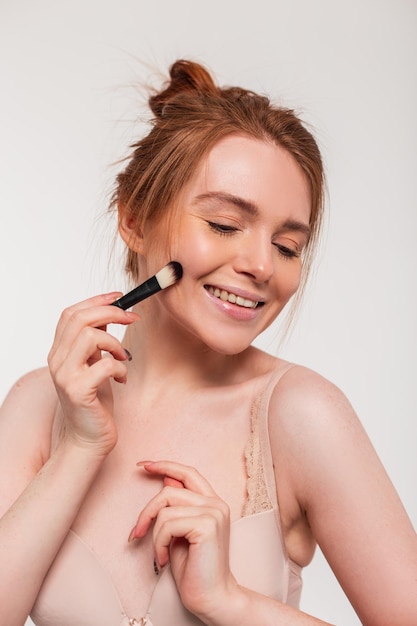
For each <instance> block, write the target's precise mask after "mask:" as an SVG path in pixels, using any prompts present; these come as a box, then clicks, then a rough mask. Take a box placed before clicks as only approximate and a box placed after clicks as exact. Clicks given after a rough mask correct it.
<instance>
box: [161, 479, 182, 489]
mask: <svg viewBox="0 0 417 626" xmlns="http://www.w3.org/2000/svg"><path fill="white" fill-rule="evenodd" d="M164 487H175V488H176V489H184V483H182V482H181V481H180V480H176V479H175V478H171V476H165V477H164Z"/></svg>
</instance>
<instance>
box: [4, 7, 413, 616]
mask: <svg viewBox="0 0 417 626" xmlns="http://www.w3.org/2000/svg"><path fill="white" fill-rule="evenodd" d="M416 27H417V3H416V2H415V1H414V0H350V1H349V2H342V1H338V0H315V1H312V0H292V1H290V2H289V1H288V0H286V1H285V2H284V1H280V0H275V1H274V0H258V1H257V2H255V3H253V2H248V3H243V2H241V1H240V0H239V1H238V0H230V1H229V2H228V1H227V0H222V1H219V0H210V2H204V3H203V2H200V1H199V0H175V1H171V0H165V1H163V0H159V1H157V2H156V1H149V0H148V1H147V2H142V1H139V0H136V1H135V0H117V1H116V0H106V1H103V0H71V1H65V0H61V1H60V2H56V1H55V0H26V1H25V0H0V63H1V66H0V72H1V73H0V91H1V97H0V199H1V224H0V272H1V307H0V316H1V319H0V324H1V354H2V361H1V362H2V365H1V377H0V396H1V397H4V395H5V394H6V393H7V390H8V389H9V387H10V386H11V385H12V384H13V382H14V381H15V380H16V378H17V377H18V376H20V375H21V374H22V373H24V372H26V371H27V370H29V369H32V368H34V367H38V366H40V365H43V364H44V363H45V359H46V354H47V352H48V349H49V346H50V344H51V341H52V337H53V331H54V327H55V323H56V320H57V318H58V315H59V313H60V311H61V309H62V308H64V307H65V306H66V305H67V304H70V303H72V302H75V301H78V300H81V299H83V298H85V297H87V296H89V295H91V294H92V293H96V292H98V291H104V290H105V289H113V288H114V289H118V288H123V284H122V278H121V274H118V272H117V271H111V272H109V271H107V267H106V264H107V258H108V250H109V242H110V240H111V235H110V233H111V229H112V227H113V225H112V224H110V226H108V224H107V222H106V221H105V220H103V219H102V218H101V217H100V215H101V214H102V213H103V212H104V211H105V208H106V205H107V200H108V195H109V191H110V187H111V181H112V177H113V175H114V173H115V171H116V170H115V169H114V168H112V167H110V164H111V162H113V161H115V160H117V159H119V158H120V157H122V156H124V155H125V154H126V149H127V146H128V145H129V143H130V142H131V141H132V140H133V138H134V137H135V136H136V135H137V134H138V133H139V134H140V133H141V132H142V130H143V127H142V126H141V124H140V123H139V121H138V120H139V117H140V116H141V115H142V112H141V109H140V103H141V100H140V97H139V91H138V89H137V88H136V87H135V85H136V86H137V85H138V82H139V80H146V79H147V78H149V76H150V72H149V71H148V70H147V68H146V67H145V66H144V65H143V62H145V64H151V65H152V66H156V67H157V68H158V69H160V70H162V71H165V70H166V68H167V66H168V65H169V64H170V63H172V62H173V61H174V60H175V59H176V58H178V57H187V58H193V59H196V60H200V61H202V62H204V63H206V64H207V65H208V66H209V67H211V68H212V69H213V70H214V72H215V73H216V75H217V77H218V80H219V82H220V83H223V84H225V83H227V84H241V85H243V86H245V87H248V88H252V89H255V90H257V91H261V92H265V93H268V94H270V95H271V96H272V97H273V98H274V99H275V100H277V101H281V102H283V103H284V104H286V105H289V106H293V107H295V108H296V109H297V110H299V111H301V113H302V114H303V116H304V118H305V119H306V120H307V121H308V122H309V123H310V124H312V125H313V127H314V128H315V132H316V136H317V138H318V140H319V143H320V145H321V148H322V150H323V153H324V156H325V161H326V169H327V175H328V188H329V190H328V196H329V199H328V211H329V219H328V221H327V228H326V239H325V245H324V246H323V248H322V252H321V255H320V263H319V264H318V266H317V271H316V273H315V276H314V280H313V281H312V285H311V287H310V289H309V291H308V294H307V299H306V302H305V306H304V309H303V313H302V314H301V316H300V317H299V320H298V323H297V325H296V327H295V330H294V332H293V334H292V336H291V338H290V340H289V342H288V343H287V344H286V345H285V346H284V348H283V349H282V352H281V353H282V354H283V356H285V357H286V358H289V359H291V360H295V361H297V362H300V363H303V364H305V365H307V366H309V367H311V368H313V369H316V370H318V371H319V372H320V373H322V374H323V375H325V376H326V377H328V378H330V379H331V380H332V381H334V382H335V383H336V384H337V385H338V386H339V387H341V388H342V389H343V390H344V392H345V393H346V394H347V396H348V397H349V398H350V400H351V402H352V404H353V406H354V407H355V409H356V410H357V412H358V413H359V415H360V417H361V419H362V421H363V423H364V425H365V428H366V429H367V431H368V433H369V434H370V436H371V439H372V441H373V442H374V445H375V447H376V449H377V451H378V453H379V454H380V456H381V458H382V460H383V462H384V464H385V466H386V467H387V469H388V472H389V474H390V476H391V477H392V480H393V482H394V484H395V486H396V488H397V490H398V491H399V493H400V496H401V498H402V500H403V502H404V504H405V506H406V508H407V510H408V512H409V514H410V516H411V518H412V520H413V523H414V525H417V498H416V495H415V482H416V477H417V455H416V452H415V449H416V441H417V427H416V408H417V391H416V390H417V386H416V384H415V377H416V373H417V368H416V319H417V315H416V313H417V311H416V293H415V292H416V284H417V281H416V247H415V238H416V234H417V218H416V215H417V212H416V172H417V149H416V145H417V142H416V140H417V122H416V111H417V87H416V59H417V37H416ZM116 169H117V168H116ZM261 345H262V346H263V347H265V348H266V349H267V350H269V351H273V352H275V351H276V350H277V344H276V341H275V331H273V332H272V333H268V334H267V335H266V337H265V338H263V339H262V340H261ZM302 608H303V609H304V610H306V611H307V612H311V613H312V614H314V615H316V616H318V617H321V618H322V619H325V620H328V621H330V622H332V623H336V624H338V626H341V625H342V626H343V625H346V626H354V625H355V624H359V622H358V620H357V618H356V617H355V615H354V613H353V611H352V609H351V608H350V605H349V603H348V602H347V600H346V599H345V597H344V595H343V593H342V591H341V590H340V588H339V587H338V584H337V582H336V581H335V580H334V578H333V575H332V573H331V572H330V571H329V568H328V566H327V565H326V563H325V562H324V560H323V558H322V556H321V555H320V553H318V554H317V556H316V558H315V560H314V562H313V564H312V566H310V568H308V569H307V570H306V572H305V591H304V596H303V602H302Z"/></svg>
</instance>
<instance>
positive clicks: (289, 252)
mask: <svg viewBox="0 0 417 626" xmlns="http://www.w3.org/2000/svg"><path fill="white" fill-rule="evenodd" d="M275 246H276V248H277V250H278V252H279V253H280V254H281V255H282V256H283V257H284V258H286V259H294V258H298V257H299V256H300V252H299V251H298V250H293V249H292V248H288V247H287V246H283V245H282V244H275Z"/></svg>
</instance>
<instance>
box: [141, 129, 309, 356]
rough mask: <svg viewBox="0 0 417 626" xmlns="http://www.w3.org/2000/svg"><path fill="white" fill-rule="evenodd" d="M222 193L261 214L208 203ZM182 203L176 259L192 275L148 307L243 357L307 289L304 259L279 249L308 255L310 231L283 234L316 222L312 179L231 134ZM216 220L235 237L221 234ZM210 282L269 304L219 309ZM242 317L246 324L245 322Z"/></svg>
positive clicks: (281, 155)
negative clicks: (301, 288)
mask: <svg viewBox="0 0 417 626" xmlns="http://www.w3.org/2000/svg"><path fill="white" fill-rule="evenodd" d="M215 192H217V193H221V194H223V195H225V196H226V195H229V196H233V197H236V198H242V199H243V200H244V201H247V202H250V203H251V204H253V205H255V207H256V209H257V215H256V216H253V215H248V214H247V212H245V211H244V210H242V209H241V208H240V207H237V206H235V205H234V204H232V203H230V202H227V201H225V200H223V199H218V198H214V199H213V198H208V199H202V200H201V199H200V198H201V196H203V195H206V194H210V193H211V194H213V193H215ZM180 206H181V209H180V216H179V223H178V226H177V230H176V232H175V237H174V238H173V242H172V251H171V258H172V259H176V260H178V261H179V262H180V263H181V264H182V266H183V268H184V276H183V278H182V279H181V281H180V282H179V283H178V284H177V285H176V286H175V287H173V288H172V289H170V290H167V292H166V294H164V298H163V300H162V299H161V300H159V301H158V302H156V301H155V300H154V301H152V302H150V303H149V306H148V308H147V310H148V311H150V315H151V316H152V317H153V319H158V324H164V323H165V322H164V320H166V316H170V318H171V323H173V324H175V325H179V326H181V328H182V330H183V331H184V330H185V329H187V331H188V332H189V333H191V334H192V335H193V336H194V337H195V338H196V340H199V341H201V342H203V343H204V344H205V345H206V346H208V347H209V348H211V349H213V350H215V351H218V352H221V353H224V354H235V353H238V352H241V351H242V350H244V349H245V348H247V347H248V346H249V345H250V343H251V342H252V341H253V340H254V339H255V337H256V336H257V335H258V334H259V333H260V332H262V331H263V330H264V329H265V328H266V327H267V326H269V325H270V324H271V322H272V321H273V320H274V319H275V318H276V317H277V315H278V314H279V313H280V311H281V310H282V309H283V307H284V306H285V304H286V303H287V302H288V300H289V299H290V298H291V296H292V295H293V294H294V293H295V291H296V290H297V287H298V285H299V281H300V274H301V258H300V256H299V255H298V256H297V257H294V258H288V257H285V256H284V255H282V254H281V253H280V252H279V249H278V247H277V246H279V245H282V246H285V247H288V248H289V249H297V250H298V251H300V250H301V249H302V247H303V246H304V245H305V243H306V236H305V235H304V234H303V233H300V232H295V231H291V230H286V231H285V232H282V225H283V224H284V223H285V222H288V221H289V220H291V221H293V222H300V223H302V224H305V225H306V226H307V225H308V223H309V216H310V198H309V192H308V187H307V183H306V181H305V178H304V174H303V173H302V171H301V169H300V168H299V166H298V164H297V163H296V162H295V161H294V159H293V158H292V157H291V156H290V155H289V154H288V153H287V152H286V151H285V150H283V149H282V148H281V147H278V146H275V145H273V144H271V143H266V142H261V141H257V140H254V139H249V138H246V137H236V136H231V137H227V138H225V139H224V140H222V141H221V142H219V143H218V144H217V145H216V146H215V147H214V148H213V149H212V150H211V152H210V153H209V154H208V157H207V158H206V159H205V160H204V161H203V163H202V164H201V166H200V167H199V169H198V171H197V173H196V175H195V176H194V178H193V179H192V180H191V183H190V184H189V185H188V186H187V188H186V190H185V192H184V194H183V196H182V198H181V205H180ZM213 222H215V223H216V224H217V223H220V224H221V225H222V226H223V227H225V228H226V229H227V232H226V233H224V232H216V231H215V230H213V228H212V227H210V223H213ZM231 229H233V230H232V231H231ZM153 236H157V234H155V233H153ZM145 243H146V241H145ZM164 261H165V259H164V260H163V259H158V260H157V259H153V258H151V256H150V255H147V259H146V269H144V270H143V272H144V273H145V272H146V273H147V274H148V275H150V273H151V272H153V271H157V269H158V267H159V266H160V265H161V263H164ZM141 262H142V263H144V259H143V258H141ZM208 284H209V285H212V286H215V287H216V286H220V287H222V288H224V289H228V291H231V292H238V294H239V293H240V291H242V292H243V293H244V294H245V297H251V296H252V297H253V299H255V300H258V299H262V300H263V301H264V304H263V305H262V306H260V307H257V308H256V309H255V310H252V311H251V313H249V312H248V311H247V310H242V309H241V310H240V311H235V313H234V314H233V312H232V310H233V309H237V308H238V307H237V306H236V305H234V306H233V305H230V304H229V303H227V304H225V305H224V306H223V307H222V306H217V305H216V303H215V302H213V301H212V300H213V298H211V297H208V293H207V290H206V289H205V288H204V286H205V285H208ZM239 290H240V291H239ZM161 303H163V304H161ZM228 311H229V314H228ZM237 319H241V322H242V323H241V324H237V323H236V320H237ZM164 327H165V326H164ZM165 328H166V327H165ZM176 332H180V331H179V330H178V329H177V331H176Z"/></svg>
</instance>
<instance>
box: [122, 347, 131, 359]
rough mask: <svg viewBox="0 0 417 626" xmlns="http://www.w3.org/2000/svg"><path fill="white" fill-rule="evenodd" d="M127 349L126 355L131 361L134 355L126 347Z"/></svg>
mask: <svg viewBox="0 0 417 626" xmlns="http://www.w3.org/2000/svg"><path fill="white" fill-rule="evenodd" d="M124 351H125V355H126V357H127V360H128V361H131V360H132V359H133V357H132V355H131V354H130V352H129V350H127V349H126V348H124Z"/></svg>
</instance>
